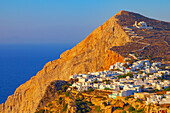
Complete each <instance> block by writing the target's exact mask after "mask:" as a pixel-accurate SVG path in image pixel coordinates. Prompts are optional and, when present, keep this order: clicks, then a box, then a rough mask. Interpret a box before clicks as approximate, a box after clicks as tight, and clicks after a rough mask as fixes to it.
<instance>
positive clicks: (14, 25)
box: [0, 0, 170, 44]
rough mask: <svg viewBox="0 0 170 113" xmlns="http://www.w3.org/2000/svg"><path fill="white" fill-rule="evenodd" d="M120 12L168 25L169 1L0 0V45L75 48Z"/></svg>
mask: <svg viewBox="0 0 170 113" xmlns="http://www.w3.org/2000/svg"><path fill="white" fill-rule="evenodd" d="M120 10H127V11H133V12H137V13H140V14H142V15H145V16H148V17H151V18H155V19H159V20H164V21H169V22H170V0H0V44H58V43H68V44H69V43H75V44H76V43H78V42H80V41H81V40H83V39H84V38H85V37H86V36H87V35H88V34H89V33H90V32H92V31H93V30H94V29H95V28H96V27H98V26H100V25H101V24H103V23H104V22H105V21H106V20H108V19H109V18H110V17H112V16H114V15H115V14H116V13H118V12H119V11H120Z"/></svg>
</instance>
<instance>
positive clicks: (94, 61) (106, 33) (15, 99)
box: [0, 11, 130, 113]
mask: <svg viewBox="0 0 170 113" xmlns="http://www.w3.org/2000/svg"><path fill="white" fill-rule="evenodd" d="M122 12H124V11H121V12H119V14H117V15H121V14H122ZM117 15H116V16H117ZM118 23H119V20H118V19H116V18H115V16H114V17H112V18H110V19H109V20H108V21H106V22H105V23H104V24H103V25H101V26H100V27H98V28H97V29H95V30H94V31H93V32H92V33H91V34H90V35H89V36H87V38H86V39H84V40H83V41H82V42H80V43H79V44H77V45H76V46H75V47H73V48H72V49H70V50H67V51H65V52H64V53H63V54H61V56H60V58H59V59H57V60H54V61H50V62H48V63H47V64H46V65H45V66H44V68H43V69H42V70H41V71H39V72H38V73H37V75H36V76H34V77H32V78H31V79H30V80H29V81H27V82H26V83H24V84H22V85H21V86H19V87H18V88H17V89H16V91H15V93H14V94H13V95H11V96H9V97H8V99H7V100H6V102H5V104H1V105H0V112H1V113H33V112H35V111H36V109H37V107H38V105H39V103H40V101H41V99H42V97H43V96H44V94H45V92H46V88H47V86H48V85H49V84H50V82H51V81H53V80H59V79H60V80H68V78H69V76H70V75H72V74H74V73H87V72H93V71H98V70H105V69H108V68H109V66H110V65H112V64H113V63H115V62H117V61H120V62H123V57H122V56H121V55H119V54H117V53H115V52H113V51H110V48H111V47H113V46H121V45H124V44H125V43H127V42H130V39H129V36H128V35H127V34H126V33H125V32H124V30H123V29H122V26H120V24H118Z"/></svg>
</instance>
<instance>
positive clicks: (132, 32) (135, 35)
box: [124, 27, 151, 59]
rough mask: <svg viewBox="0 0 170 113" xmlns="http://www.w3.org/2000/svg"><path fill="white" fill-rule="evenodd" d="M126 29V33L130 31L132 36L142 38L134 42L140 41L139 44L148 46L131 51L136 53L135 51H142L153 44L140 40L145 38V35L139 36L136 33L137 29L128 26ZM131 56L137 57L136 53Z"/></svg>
mask: <svg viewBox="0 0 170 113" xmlns="http://www.w3.org/2000/svg"><path fill="white" fill-rule="evenodd" d="M124 30H125V32H126V33H129V34H130V35H132V36H130V37H134V38H136V39H139V38H140V39H139V40H137V41H134V42H136V43H139V44H143V45H146V46H144V47H142V49H137V50H133V51H131V52H132V53H135V52H138V51H142V50H144V49H145V48H146V47H148V46H150V45H151V44H149V43H144V42H140V41H141V40H144V39H145V38H144V37H143V36H138V35H137V34H135V31H133V29H131V28H127V27H126V28H125V29H124ZM129 56H132V57H134V58H136V56H134V55H132V54H129ZM136 59H137V58H136Z"/></svg>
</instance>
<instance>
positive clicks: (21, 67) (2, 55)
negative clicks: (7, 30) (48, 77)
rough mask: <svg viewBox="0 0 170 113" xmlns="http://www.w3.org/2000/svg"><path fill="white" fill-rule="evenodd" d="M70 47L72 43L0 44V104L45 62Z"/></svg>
mask: <svg viewBox="0 0 170 113" xmlns="http://www.w3.org/2000/svg"><path fill="white" fill-rule="evenodd" d="M72 47H73V44H1V45H0V104H1V103H4V102H5V101H6V99H7V97H8V96H9V95H12V94H13V93H14V91H15V90H16V88H17V87H19V86H20V85H21V84H23V83H25V82H26V81H27V80H29V79H30V78H31V77H32V76H35V75H36V73H37V72H38V71H40V70H41V69H42V68H43V67H44V65H45V64H46V63H47V62H49V61H52V60H55V59H58V58H59V56H60V54H61V53H63V52H64V51H66V50H67V49H71V48H72Z"/></svg>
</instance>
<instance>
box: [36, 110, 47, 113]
mask: <svg viewBox="0 0 170 113" xmlns="http://www.w3.org/2000/svg"><path fill="white" fill-rule="evenodd" d="M35 113H45V110H44V109H40V110H38V111H36V112H35Z"/></svg>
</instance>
